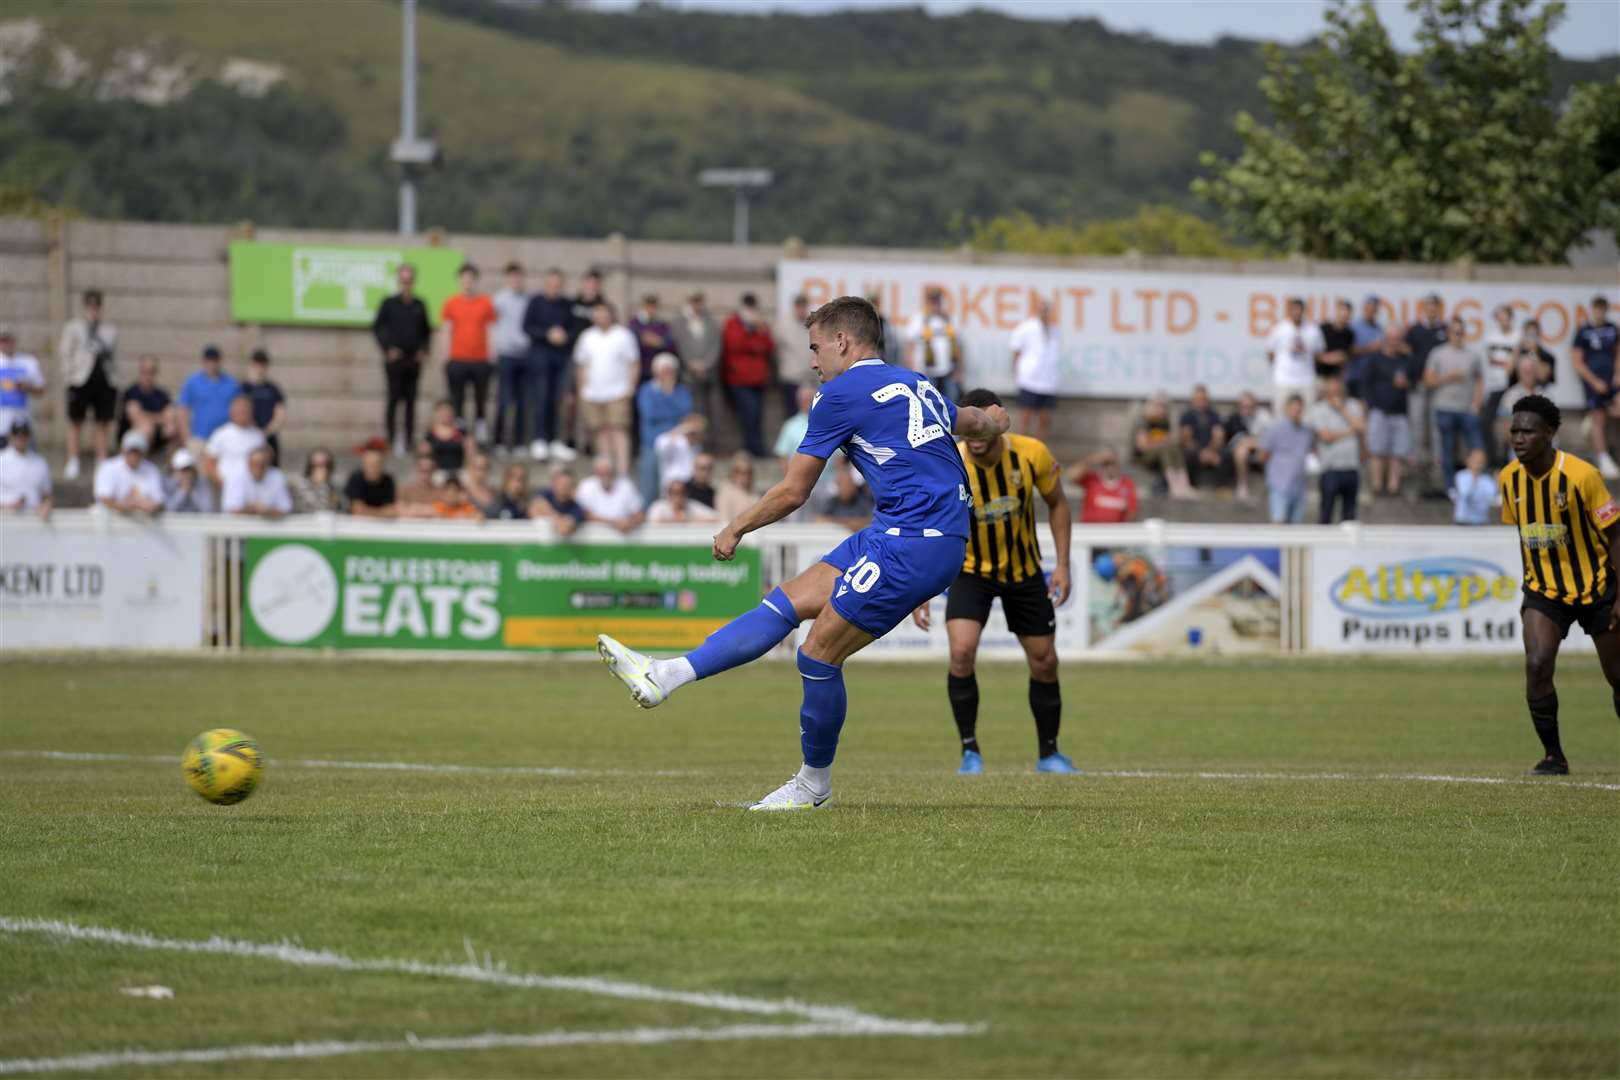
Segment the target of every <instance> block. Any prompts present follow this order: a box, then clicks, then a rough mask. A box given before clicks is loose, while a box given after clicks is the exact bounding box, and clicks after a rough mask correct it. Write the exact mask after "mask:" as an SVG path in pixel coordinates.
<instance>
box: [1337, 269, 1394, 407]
mask: <svg viewBox="0 0 1620 1080" xmlns="http://www.w3.org/2000/svg"><path fill="white" fill-rule="evenodd" d="M1382 303H1383V301H1382V300H1381V299H1379V297H1378V294H1377V293H1368V294H1367V295H1366V296H1365V297H1363V298H1362V301H1361V314H1360V315H1358V316H1357V317H1356V320H1355V322H1353V323H1351V324H1350V331H1351V333H1353V334H1355V343H1354V344H1353V345H1352V346H1351V348H1350V352H1351V360H1350V373H1349V376H1348V377H1347V378H1346V380H1345V387H1344V388H1345V389H1346V390H1347V391H1349V393H1350V396H1351V397H1358V398H1365V397H1366V396H1367V387H1366V372H1367V365H1368V364H1369V363H1371V362H1372V358H1373V356H1374V355H1375V354H1376V353H1377V352H1378V351H1379V350H1380V349H1381V348H1382V347H1383V344H1384V328H1383V326H1382V325H1380V323H1379V322H1378V308H1379V306H1380V305H1381V304H1382Z"/></svg>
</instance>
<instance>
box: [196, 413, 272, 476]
mask: <svg viewBox="0 0 1620 1080" xmlns="http://www.w3.org/2000/svg"><path fill="white" fill-rule="evenodd" d="M263 445H265V442H264V432H262V431H260V430H259V429H258V428H257V427H254V426H253V399H252V398H250V397H248V396H247V395H246V394H238V395H237V396H236V397H235V398H233V399H231V406H230V419H229V420H227V421H226V422H225V423H223V424H221V425H220V426H219V427H217V428H215V429H214V433H213V434H212V435H210V436H208V444H207V448H206V453H205V456H204V457H203V473H204V474H205V475H206V476H207V477H208V480H209V482H210V483H212V484H213V485H214V486H215V487H217V488H220V489H221V490H223V489H224V486H225V481H227V480H229V479H230V477H231V474H232V473H237V472H241V471H242V470H243V469H246V468H247V465H248V455H250V454H252V453H253V451H255V450H257V449H258V448H259V447H261V446H263Z"/></svg>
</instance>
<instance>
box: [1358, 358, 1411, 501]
mask: <svg viewBox="0 0 1620 1080" xmlns="http://www.w3.org/2000/svg"><path fill="white" fill-rule="evenodd" d="M1365 372H1366V374H1365V386H1366V390H1367V454H1368V456H1369V457H1370V458H1371V459H1372V465H1371V471H1372V488H1373V494H1374V495H1399V494H1400V493H1401V472H1402V470H1403V469H1404V468H1405V465H1406V458H1407V455H1409V454H1410V453H1411V452H1412V421H1411V418H1410V416H1409V415H1408V413H1407V395H1408V394H1409V393H1410V392H1411V390H1412V384H1413V383H1414V382H1415V381H1416V380H1414V379H1413V378H1412V360H1411V357H1410V356H1409V355H1408V354H1407V351H1406V349H1405V347H1404V345H1403V344H1402V342H1401V335H1400V333H1399V332H1398V331H1396V330H1394V329H1391V331H1390V333H1389V336H1388V337H1386V338H1385V339H1384V340H1383V342H1382V343H1381V344H1380V346H1379V349H1378V351H1377V352H1376V353H1373V354H1372V356H1371V357H1369V358H1368V362H1367V365H1366V368H1365Z"/></svg>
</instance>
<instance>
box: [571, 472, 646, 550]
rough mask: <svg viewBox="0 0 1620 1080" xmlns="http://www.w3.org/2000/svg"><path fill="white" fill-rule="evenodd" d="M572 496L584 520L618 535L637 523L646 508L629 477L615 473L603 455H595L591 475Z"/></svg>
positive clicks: (638, 523)
mask: <svg viewBox="0 0 1620 1080" xmlns="http://www.w3.org/2000/svg"><path fill="white" fill-rule="evenodd" d="M576 497H577V498H578V500H579V504H580V505H581V506H582V507H584V508H585V518H586V520H587V521H598V522H601V523H602V524H603V525H611V526H613V527H614V528H615V529H618V530H619V531H620V532H629V531H630V530H631V529H633V528H635V527H636V526H637V525H640V524H641V520H642V516H643V515H642V510H643V508H644V506H645V505H646V504H645V503H643V502H642V499H641V494H640V493H639V492H637V491H636V485H635V484H633V483H631V482H630V478H629V477H627V476H619V475H617V474H616V473H615V471H614V468H613V459H612V458H610V457H608V456H607V455H606V454H598V455H597V457H596V460H595V461H594V462H593V463H592V466H591V475H589V476H587V477H586V478H585V481H584V483H582V484H580V485H579V494H578V496H576Z"/></svg>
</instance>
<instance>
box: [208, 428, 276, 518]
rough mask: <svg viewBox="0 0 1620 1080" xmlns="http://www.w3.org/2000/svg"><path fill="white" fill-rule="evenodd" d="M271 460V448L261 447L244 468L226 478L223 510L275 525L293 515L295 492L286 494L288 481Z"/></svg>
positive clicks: (266, 445) (251, 453)
mask: <svg viewBox="0 0 1620 1080" xmlns="http://www.w3.org/2000/svg"><path fill="white" fill-rule="evenodd" d="M271 457H272V454H271V452H270V447H269V445H268V444H261V445H259V446H256V447H254V448H253V450H252V451H251V452H250V453H249V454H248V458H247V465H246V466H245V467H244V468H241V469H236V470H233V471H231V472H229V473H227V474H226V476H225V492H224V495H223V496H222V497H221V498H220V509H221V510H223V511H225V513H227V514H242V515H246V516H248V517H261V518H268V519H270V520H272V521H274V520H275V519H277V518H281V517H285V516H286V515H288V514H290V513H292V508H293V501H292V492H291V491H288V490H287V477H286V476H285V475H284V474H283V473H282V471H281V470H280V469H278V468H276V467H275V466H274V465H272V464H270V459H271Z"/></svg>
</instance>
